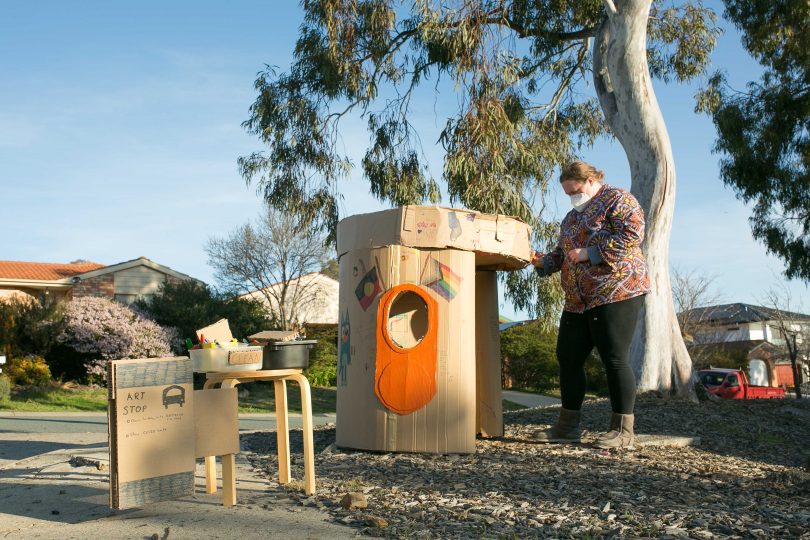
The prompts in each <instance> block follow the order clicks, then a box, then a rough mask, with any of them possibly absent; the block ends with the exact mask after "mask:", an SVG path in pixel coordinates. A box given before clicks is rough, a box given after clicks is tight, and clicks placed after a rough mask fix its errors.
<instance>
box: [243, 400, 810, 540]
mask: <svg viewBox="0 0 810 540" xmlns="http://www.w3.org/2000/svg"><path fill="white" fill-rule="evenodd" d="M557 411H558V409H557V407H544V408H537V409H527V410H523V411H515V412H510V413H506V414H505V415H504V417H505V421H506V433H505V436H504V437H503V438H501V439H495V440H483V439H479V440H478V442H477V444H476V452H475V453H474V454H469V455H430V454H391V453H371V452H360V451H353V450H345V449H338V448H335V446H334V440H335V431H334V426H325V427H323V428H321V429H319V430H317V431H316V432H315V446H316V452H317V454H316V470H317V473H316V474H317V494H316V495H315V496H313V497H306V496H305V495H304V494H303V493H302V492H301V485H300V483H293V484H289V485H286V486H279V485H278V484H277V482H276V481H277V480H278V475H277V471H278V468H277V467H278V466H277V462H276V458H275V455H276V442H275V433H253V434H248V435H243V442H244V444H245V446H246V447H247V449H248V451H249V457H250V458H251V460H252V462H253V464H254V466H256V467H257V468H259V469H261V470H262V471H263V472H264V474H265V475H266V477H267V478H268V482H269V489H270V490H271V491H277V492H279V493H280V494H281V493H283V494H285V495H286V497H289V498H290V499H292V500H294V501H296V502H297V503H300V504H302V505H305V506H313V507H317V508H320V509H322V510H324V511H326V512H328V513H329V514H330V516H331V517H332V519H334V520H335V521H338V522H342V523H345V524H348V525H351V526H353V527H356V528H357V530H358V534H360V535H371V536H384V537H390V538H547V537H554V538H638V537H648V538H696V539H708V538H808V539H810V400H801V401H798V400H795V399H785V400H762V401H720V402H701V403H691V402H685V401H680V400H664V399H658V398H654V397H643V398H640V399H639V401H638V403H637V407H636V428H637V429H636V432H637V433H642V434H652V435H686V436H699V437H700V445H699V446H697V447H687V448H672V447H664V446H660V447H658V446H646V447H639V448H636V449H635V450H625V451H618V452H617V451H602V450H597V449H594V448H591V447H589V446H588V445H587V442H588V441H591V440H593V439H594V438H595V437H596V434H597V432H598V430H600V429H606V427H607V423H608V418H609V415H610V407H609V404H608V402H607V401H606V400H594V401H590V402H587V403H586V404H585V407H584V409H583V423H584V427H585V429H586V433H585V437H584V439H585V441H584V442H585V444H582V445H570V446H562V445H542V444H535V443H532V442H530V440H529V434H530V433H531V432H532V431H534V430H536V429H539V428H541V427H544V426H545V425H547V424H551V423H553V422H554V420H555V419H556V416H557ZM292 444H293V448H292V452H293V477H294V478H301V477H302V475H303V470H302V455H301V436H300V432H298V433H293V434H292ZM347 493H362V494H363V495H364V496H365V499H366V500H367V503H368V506H367V507H366V508H363V509H356V510H347V509H345V508H344V507H343V506H341V504H340V501H341V498H342V497H343V496H344V495H345V494H347Z"/></svg>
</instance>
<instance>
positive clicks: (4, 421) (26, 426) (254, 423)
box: [0, 390, 560, 433]
mask: <svg viewBox="0 0 810 540" xmlns="http://www.w3.org/2000/svg"><path fill="white" fill-rule="evenodd" d="M503 399H506V400H509V401H511V402H513V403H517V404H519V405H523V406H525V407H540V406H545V405H557V404H559V403H560V400H559V399H557V398H553V397H548V396H543V395H540V394H530V393H527V392H514V391H511V390H504V391H503ZM289 419H290V427H291V428H294V429H295V428H300V427H301V415H300V414H297V413H290V416H289ZM313 422H314V423H315V425H316V426H322V425H324V424H330V423H334V422H335V413H325V414H316V415H313ZM273 429H276V415H275V414H240V415H239V430H240V431H258V430H273ZM3 432H5V433H107V415H106V414H105V413H81V412H78V413H71V412H42V413H33V412H11V411H0V433H3Z"/></svg>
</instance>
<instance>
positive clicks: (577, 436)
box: [532, 409, 582, 443]
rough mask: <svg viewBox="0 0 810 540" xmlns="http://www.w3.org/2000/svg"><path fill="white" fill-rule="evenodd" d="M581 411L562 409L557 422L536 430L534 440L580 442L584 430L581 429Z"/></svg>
mask: <svg viewBox="0 0 810 540" xmlns="http://www.w3.org/2000/svg"><path fill="white" fill-rule="evenodd" d="M580 417H581V413H580V412H579V411H570V410H568V409H560V417H559V418H558V419H557V423H556V424H554V425H553V426H551V427H550V428H546V429H541V430H538V431H535V432H534V433H533V434H532V440H534V441H536V442H541V443H578V442H581V441H582V431H581V430H580V429H579V419H580Z"/></svg>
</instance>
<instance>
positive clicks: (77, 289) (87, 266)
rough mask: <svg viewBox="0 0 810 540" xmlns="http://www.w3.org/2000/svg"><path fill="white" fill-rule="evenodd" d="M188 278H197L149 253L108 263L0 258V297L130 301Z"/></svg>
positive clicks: (129, 302)
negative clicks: (4, 259)
mask: <svg viewBox="0 0 810 540" xmlns="http://www.w3.org/2000/svg"><path fill="white" fill-rule="evenodd" d="M187 279H194V278H192V277H191V276H187V275H186V274H183V273H180V272H178V271H176V270H172V269H171V268H169V267H168V266H163V265H161V264H158V263H156V262H154V261H151V260H149V259H147V258H146V257H138V258H137V259H133V260H131V261H125V262H121V263H118V264H112V265H109V266H105V265H103V264H98V263H94V262H75V263H67V264H64V263H39V262H19V261H0V300H2V299H3V298H9V297H17V298H31V297H33V298H40V297H43V296H48V297H51V298H77V297H81V296H103V297H106V298H110V299H114V300H118V301H119V302H122V303H125V304H131V303H132V302H134V301H135V300H136V299H137V298H139V297H148V296H150V295H152V294H154V293H155V292H157V290H158V289H159V288H160V285H161V284H162V283H163V282H164V281H169V282H171V281H182V280H187Z"/></svg>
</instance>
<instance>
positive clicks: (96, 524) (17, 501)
mask: <svg viewBox="0 0 810 540" xmlns="http://www.w3.org/2000/svg"><path fill="white" fill-rule="evenodd" d="M0 451H1V452H2V457H0V537H3V538H46V539H70V538H75V539H82V540H86V539H88V538H97V539H106V538H137V539H141V538H144V539H150V538H160V539H167V538H171V539H183V538H189V539H192V538H193V539H197V538H239V539H250V538H285V539H288V538H300V539H316V538H320V539H332V538H336V539H344V538H345V539H348V538H354V537H355V536H356V529H352V528H349V527H346V526H343V525H339V524H337V523H334V522H332V521H330V518H329V516H328V515H327V514H326V513H324V512H322V511H320V510H318V509H316V508H310V507H303V506H300V505H298V504H295V503H293V502H291V501H290V500H289V499H287V498H286V497H285V496H284V494H283V493H279V492H278V491H275V490H274V489H272V488H274V487H275V486H276V484H275V483H274V482H272V481H271V480H268V479H266V478H263V477H262V476H260V475H259V474H258V472H257V471H254V470H253V468H252V467H251V466H250V464H249V463H248V462H247V459H246V457H245V455H244V454H240V455H239V457H238V458H237V479H238V483H237V497H238V504H237V506H234V507H230V508H226V507H224V506H222V504H221V499H220V495H208V494H206V493H205V490H204V487H203V486H204V476H203V469H202V464H198V466H197V482H196V484H197V489H196V493H195V495H194V496H193V497H187V498H184V499H181V500H177V501H169V502H162V503H155V504H151V505H147V506H145V507H144V508H141V509H136V510H124V511H115V510H111V509H110V508H109V506H108V490H109V480H108V475H109V472H108V468H107V467H108V463H109V462H108V454H107V440H106V434H102V433H34V434H26V433H9V432H0ZM75 458H83V459H81V460H77V459H75ZM268 488H271V489H268ZM220 493H221V492H220Z"/></svg>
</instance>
